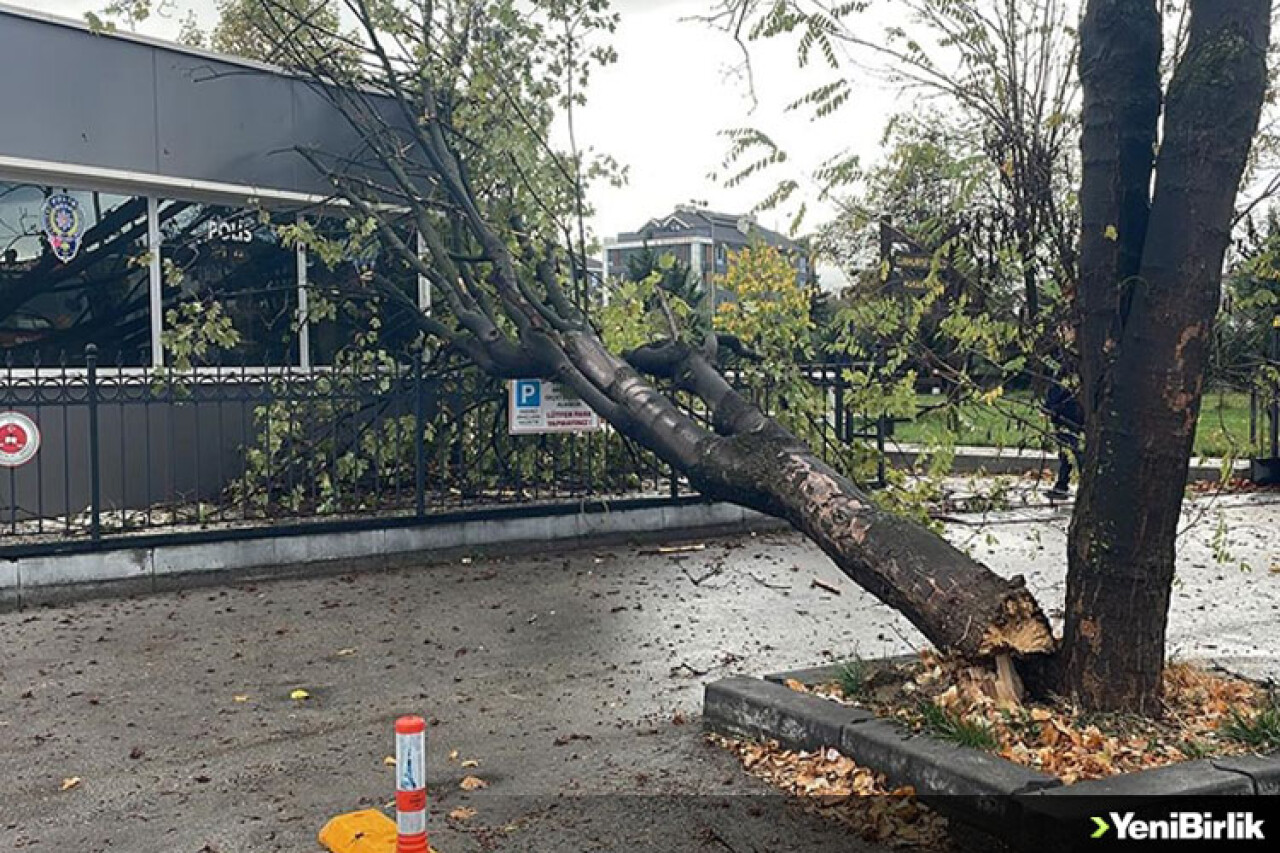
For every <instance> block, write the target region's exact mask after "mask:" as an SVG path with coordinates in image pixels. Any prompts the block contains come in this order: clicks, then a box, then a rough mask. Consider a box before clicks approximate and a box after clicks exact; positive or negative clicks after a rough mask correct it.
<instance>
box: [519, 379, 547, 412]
mask: <svg viewBox="0 0 1280 853" xmlns="http://www.w3.org/2000/svg"><path fill="white" fill-rule="evenodd" d="M541 405H542V380H541V379H519V380H517V381H516V408H517V409H536V408H538V407H540V406H541Z"/></svg>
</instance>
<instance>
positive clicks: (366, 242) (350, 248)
mask: <svg viewBox="0 0 1280 853" xmlns="http://www.w3.org/2000/svg"><path fill="white" fill-rule="evenodd" d="M348 222H349V220H345V219H341V218H333V217H325V218H321V219H319V220H317V221H316V222H315V223H314V227H315V231H316V233H317V234H318V235H319V236H320V237H321V238H322V239H323V240H324V241H326V246H327V250H325V251H321V250H318V249H309V250H308V251H307V290H308V303H309V309H310V310H309V313H310V314H311V316H310V317H309V318H308V324H309V326H310V332H309V334H310V337H311V357H312V364H316V365H330V364H333V363H334V361H335V359H336V358H337V355H338V353H339V352H340V351H341V350H342V349H343V348H344V347H347V346H350V345H351V344H352V343H354V342H355V341H356V338H357V336H358V335H360V334H367V333H370V332H372V333H373V336H374V339H375V340H376V343H377V346H378V347H379V348H381V349H383V350H385V351H387V352H389V353H392V354H402V353H406V352H410V351H411V350H412V349H413V346H414V343H415V341H417V339H418V337H419V330H418V326H417V324H416V323H415V322H414V318H413V316H412V315H413V313H415V312H416V310H417V309H416V307H410V306H417V303H418V275H417V272H416V271H415V270H414V269H413V268H412V267H411V266H410V265H409V263H408V262H407V261H406V260H405V259H404V258H403V257H401V256H400V255H399V254H397V252H396V250H395V248H394V247H392V246H385V245H382V242H381V241H380V240H379V239H378V237H377V234H376V233H375V234H373V235H372V236H368V237H360V236H357V235H355V234H353V233H352V230H351V228H350V227H349V225H348ZM395 228H396V233H397V234H399V235H400V239H401V240H403V241H404V243H405V245H406V246H408V247H410V248H415V247H416V245H417V235H416V232H415V231H414V230H413V226H412V223H410V222H409V221H408V220H407V218H406V219H405V220H404V221H402V222H400V223H397V224H396V226H395ZM381 278H385V279H386V280H389V281H391V282H393V283H394V285H395V286H396V288H397V289H398V290H399V291H400V292H401V293H403V294H404V295H405V297H406V299H407V300H408V304H405V303H404V302H401V301H400V300H398V299H390V298H387V297H385V296H381V295H380V294H379V288H378V286H377V282H376V281H375V279H381Z"/></svg>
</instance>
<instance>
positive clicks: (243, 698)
mask: <svg viewBox="0 0 1280 853" xmlns="http://www.w3.org/2000/svg"><path fill="white" fill-rule="evenodd" d="M231 701H233V702H248V701H249V696H248V694H246V693H237V694H236V695H235V696H232V697H231Z"/></svg>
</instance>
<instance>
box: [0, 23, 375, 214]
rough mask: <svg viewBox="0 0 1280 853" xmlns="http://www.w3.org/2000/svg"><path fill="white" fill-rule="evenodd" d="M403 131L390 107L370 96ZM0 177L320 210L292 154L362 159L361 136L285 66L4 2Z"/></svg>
mask: <svg viewBox="0 0 1280 853" xmlns="http://www.w3.org/2000/svg"><path fill="white" fill-rule="evenodd" d="M368 102H369V103H370V104H373V105H374V106H375V108H377V109H380V110H381V109H383V108H384V107H385V115H386V116H387V119H388V121H389V122H390V123H391V125H392V126H398V125H399V124H400V119H399V113H398V112H396V111H395V110H394V109H393V104H392V102H391V100H390V99H387V98H382V97H380V96H377V95H372V94H371V95H369V98H368ZM0 105H3V110H4V117H3V119H0V180H10V181H29V182H32V183H46V184H52V185H55V186H62V185H74V184H76V183H78V184H82V185H86V186H92V187H93V188H102V189H117V188H118V189H119V190H121V191H133V192H147V193H152V194H157V195H164V196H167V197H172V198H181V199H189V200H192V201H206V200H225V201H227V202H228V203H230V202H234V201H236V200H239V201H240V202H241V203H243V202H244V201H245V200H246V199H253V200H258V201H262V202H264V203H271V202H272V201H276V202H292V201H316V200H319V199H321V198H324V197H327V196H328V195H329V194H330V192H331V187H330V185H329V184H328V182H327V180H326V179H325V178H324V176H322V175H320V174H318V173H317V172H316V171H315V170H314V169H313V168H312V167H311V166H310V165H309V164H308V163H307V162H306V161H305V160H304V159H303V158H302V157H301V156H299V155H298V154H297V152H296V149H297V148H299V147H306V148H310V149H314V150H317V151H322V152H325V153H326V154H330V155H332V156H335V157H343V158H358V157H359V156H360V153H361V151H362V150H363V142H362V140H361V137H360V134H359V133H358V132H356V130H355V129H354V128H353V127H351V125H350V124H349V123H348V122H347V121H346V120H345V118H344V117H343V116H342V115H341V113H340V112H339V111H338V110H337V109H336V108H335V107H334V106H333V105H332V104H331V103H330V101H329V99H328V98H326V97H325V94H324V90H323V89H322V88H320V87H318V86H316V85H315V84H314V82H313V81H310V80H306V79H302V78H301V77H300V76H298V75H295V74H291V73H289V72H287V71H285V70H283V69H280V68H276V67H273V66H270V65H266V64H263V63H259V62H253V61H251V60H245V59H241V58H237V57H228V56H222V55H219V54H216V53H212V52H210V51H206V50H201V49H198V48H190V47H186V46H183V45H179V44H174V43H170V42H165V41H161V40H158V39H151V38H146V37H141V36H137V35H133V34H129V33H102V32H95V31H94V30H92V29H90V27H89V26H88V25H87V24H84V23H82V22H78V21H73V20H68V19H65V18H58V17H55V16H52V15H48V14H45V13H42V12H33V11H30V10H26V9H17V8H14V7H11V6H5V5H3V4H0Z"/></svg>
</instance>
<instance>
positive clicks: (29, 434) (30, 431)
mask: <svg viewBox="0 0 1280 853" xmlns="http://www.w3.org/2000/svg"><path fill="white" fill-rule="evenodd" d="M39 450H40V428H39V427H38V426H36V423H35V421H33V420H31V418H29V417H27V416H26V415H24V414H22V413H21V412H0V467H3V468H17V467H18V466H19V465H25V464H27V463H28V462H30V461H31V460H32V459H33V458H34V457H35V455H36V453H37V452H38V451H39Z"/></svg>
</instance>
